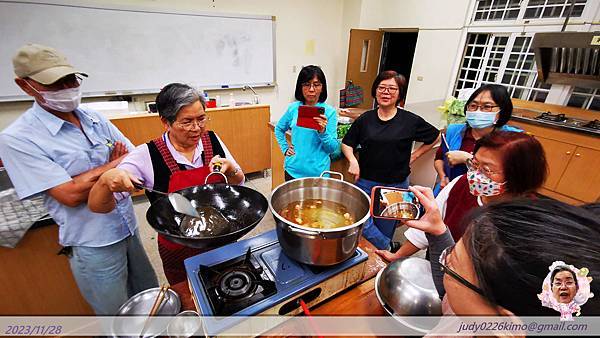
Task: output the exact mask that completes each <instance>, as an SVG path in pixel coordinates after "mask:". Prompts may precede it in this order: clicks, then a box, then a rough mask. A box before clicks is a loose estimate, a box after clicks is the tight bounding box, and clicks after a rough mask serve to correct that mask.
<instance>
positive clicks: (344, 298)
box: [171, 237, 387, 316]
mask: <svg viewBox="0 0 600 338" xmlns="http://www.w3.org/2000/svg"><path fill="white" fill-rule="evenodd" d="M359 247H360V248H361V249H363V250H364V251H365V252H366V253H367V254H368V255H369V258H368V260H367V265H366V268H365V275H364V276H363V278H362V279H361V281H360V282H359V283H358V284H356V285H355V286H353V287H351V288H349V289H347V290H345V291H342V292H341V293H339V294H338V295H336V296H334V297H333V298H330V299H328V300H326V301H325V302H323V303H321V304H319V305H317V306H316V307H314V308H312V309H311V314H312V315H316V316H318V315H321V316H325V315H347V316H385V315H387V313H386V312H385V310H384V309H383V307H382V306H381V305H380V304H379V301H378V300H377V296H376V295H375V276H376V275H377V272H378V271H379V270H381V269H382V268H384V267H385V266H386V262H385V261H383V259H381V257H379V255H377V254H376V253H375V247H374V246H373V245H372V244H371V243H369V242H368V241H367V240H365V239H364V238H363V237H361V239H360V242H359ZM171 288H172V289H173V290H174V291H175V292H177V293H178V294H179V296H180V298H181V308H182V311H183V310H194V311H196V307H195V306H194V301H193V300H192V297H191V294H190V289H189V287H188V283H187V282H181V283H178V284H175V285H173V286H172V287H171Z"/></svg>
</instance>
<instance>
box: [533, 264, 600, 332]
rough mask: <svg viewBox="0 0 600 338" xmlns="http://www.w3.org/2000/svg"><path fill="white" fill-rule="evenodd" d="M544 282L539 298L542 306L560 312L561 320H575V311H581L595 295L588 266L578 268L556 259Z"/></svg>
mask: <svg viewBox="0 0 600 338" xmlns="http://www.w3.org/2000/svg"><path fill="white" fill-rule="evenodd" d="M549 270H550V272H549V273H548V275H547V276H546V278H545V279H544V282H543V284H542V292H541V293H540V294H538V298H539V299H540V301H541V302H542V306H545V307H549V308H551V309H554V310H556V311H558V312H560V320H573V313H576V315H577V316H579V314H580V313H581V306H582V305H583V304H585V303H586V302H587V301H588V299H589V298H592V297H594V294H593V293H592V292H591V291H590V283H591V281H592V277H588V273H589V270H588V269H587V268H581V269H578V268H576V267H574V266H573V265H567V264H566V263H565V262H562V261H556V262H554V263H552V265H550V267H549Z"/></svg>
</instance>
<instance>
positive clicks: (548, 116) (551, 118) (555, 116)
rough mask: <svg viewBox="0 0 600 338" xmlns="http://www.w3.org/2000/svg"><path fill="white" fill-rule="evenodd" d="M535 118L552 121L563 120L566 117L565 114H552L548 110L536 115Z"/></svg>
mask: <svg viewBox="0 0 600 338" xmlns="http://www.w3.org/2000/svg"><path fill="white" fill-rule="evenodd" d="M536 119H539V120H546V121H552V122H565V121H566V120H567V117H566V116H565V114H552V113H550V112H545V113H542V114H541V115H539V116H537V117H536Z"/></svg>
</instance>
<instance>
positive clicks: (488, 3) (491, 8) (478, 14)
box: [473, 0, 521, 21]
mask: <svg viewBox="0 0 600 338" xmlns="http://www.w3.org/2000/svg"><path fill="white" fill-rule="evenodd" d="M520 10H521V0H479V1H477V6H476V7H475V13H474V17H473V20H474V21H491V20H514V19H516V18H517V17H518V16H519V11H520Z"/></svg>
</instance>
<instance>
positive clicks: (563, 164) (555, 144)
mask: <svg viewBox="0 0 600 338" xmlns="http://www.w3.org/2000/svg"><path fill="white" fill-rule="evenodd" d="M536 139H537V140H538V141H540V143H541V144H542V147H544V152H545V153H546V161H547V162H548V178H547V179H546V182H545V183H544V188H546V189H550V190H554V189H556V185H557V184H558V181H559V180H560V178H561V176H562V175H563V173H564V172H565V169H566V168H567V163H569V159H570V158H571V156H572V155H573V152H574V151H575V148H576V146H574V145H572V144H568V143H563V142H559V141H554V140H551V139H547V138H544V137H541V136H536Z"/></svg>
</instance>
